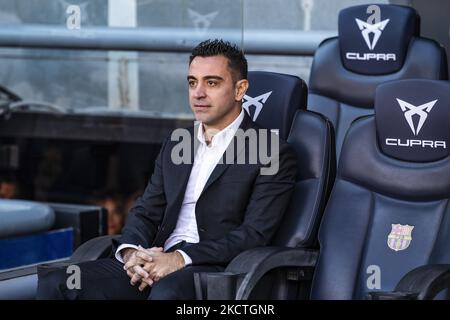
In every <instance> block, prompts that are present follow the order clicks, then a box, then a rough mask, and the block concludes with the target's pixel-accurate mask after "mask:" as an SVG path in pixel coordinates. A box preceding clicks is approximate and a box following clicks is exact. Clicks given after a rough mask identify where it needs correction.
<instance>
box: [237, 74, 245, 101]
mask: <svg viewBox="0 0 450 320" xmlns="http://www.w3.org/2000/svg"><path fill="white" fill-rule="evenodd" d="M247 89H248V81H247V80H246V79H242V80H239V81H238V82H236V85H235V94H234V99H235V100H236V101H242V99H243V98H244V95H245V93H246V92H247Z"/></svg>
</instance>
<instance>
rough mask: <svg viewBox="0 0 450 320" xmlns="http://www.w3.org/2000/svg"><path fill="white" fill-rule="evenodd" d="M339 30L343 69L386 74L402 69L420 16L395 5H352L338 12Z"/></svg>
mask: <svg viewBox="0 0 450 320" xmlns="http://www.w3.org/2000/svg"><path fill="white" fill-rule="evenodd" d="M338 30H339V46H340V53H341V60H342V62H343V65H344V67H345V68H346V69H348V70H350V71H352V72H356V73H360V74H369V75H380V74H388V73H393V72H396V71H398V70H400V68H401V67H402V66H403V62H404V61H405V56H406V53H407V51H408V46H409V43H410V41H411V38H412V37H413V36H418V35H419V16H418V15H417V13H416V11H415V10H414V9H413V8H410V7H404V6H398V5H381V4H377V5H361V6H354V7H350V8H346V9H344V10H341V12H340V13H339V21H338ZM424 58H425V57H424Z"/></svg>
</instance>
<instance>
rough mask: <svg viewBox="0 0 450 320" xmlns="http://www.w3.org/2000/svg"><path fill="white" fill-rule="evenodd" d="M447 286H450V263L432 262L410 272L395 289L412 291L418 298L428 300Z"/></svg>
mask: <svg viewBox="0 0 450 320" xmlns="http://www.w3.org/2000/svg"><path fill="white" fill-rule="evenodd" d="M447 288H450V264H432V265H425V266H421V267H418V268H416V269H414V270H412V271H410V272H408V273H407V274H406V275H405V276H404V277H403V278H402V279H401V280H400V281H399V283H398V284H397V287H396V288H395V290H394V291H398V292H410V293H413V294H416V295H417V299H418V300H428V299H433V298H434V297H435V296H436V295H437V294H438V293H439V292H441V291H442V290H444V289H447Z"/></svg>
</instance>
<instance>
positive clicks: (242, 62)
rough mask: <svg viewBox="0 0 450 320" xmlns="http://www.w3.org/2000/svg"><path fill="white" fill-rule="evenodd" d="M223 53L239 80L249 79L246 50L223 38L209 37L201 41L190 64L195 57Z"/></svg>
mask: <svg viewBox="0 0 450 320" xmlns="http://www.w3.org/2000/svg"><path fill="white" fill-rule="evenodd" d="M219 55H222V56H224V57H225V58H227V59H228V65H229V67H230V69H231V70H232V71H233V72H234V73H235V74H236V75H237V80H241V79H247V73H248V65H247V59H246V58H245V56H244V52H243V51H242V50H241V49H240V48H239V47H238V46H237V45H235V44H232V43H230V42H228V41H223V40H222V39H214V40H212V39H209V40H206V41H203V42H201V43H199V44H198V45H197V46H196V47H195V48H194V49H193V50H192V53H191V56H190V57H189V65H190V64H191V62H192V60H194V58H195V57H212V56H219Z"/></svg>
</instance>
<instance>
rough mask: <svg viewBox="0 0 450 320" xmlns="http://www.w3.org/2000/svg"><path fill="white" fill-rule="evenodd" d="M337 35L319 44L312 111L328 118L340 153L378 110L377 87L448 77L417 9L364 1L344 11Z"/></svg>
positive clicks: (311, 87) (442, 54)
mask: <svg viewBox="0 0 450 320" xmlns="http://www.w3.org/2000/svg"><path fill="white" fill-rule="evenodd" d="M338 24H339V25H338V37H335V38H330V39H327V40H325V41H323V42H322V43H321V44H320V46H319V47H318V48H317V50H316V53H315V55H314V61H313V65H312V68H311V76H310V81H309V97H308V109H309V110H313V111H316V112H319V113H321V114H323V115H325V116H326V117H328V118H329V119H330V120H331V121H332V123H333V125H334V128H335V130H336V151H337V155H339V154H340V150H341V146H342V142H343V139H344V136H345V133H346V132H347V130H348V127H349V126H350V124H351V122H352V121H353V120H355V119H356V118H357V117H360V116H364V115H368V114H373V105H374V104H373V102H374V93H375V88H376V87H377V86H378V85H379V84H381V83H384V82H386V81H392V80H401V79H412V78H421V79H447V59H446V55H445V50H444V49H443V48H442V47H441V46H440V45H439V44H438V43H437V42H435V41H433V40H429V39H425V38H422V37H420V36H419V18H418V15H417V13H416V11H415V10H414V9H413V8H410V7H405V6H398V5H381V4H379V5H369V6H368V5H360V6H354V7H350V8H346V9H344V10H342V11H341V12H340V14H339V23H338Z"/></svg>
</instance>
